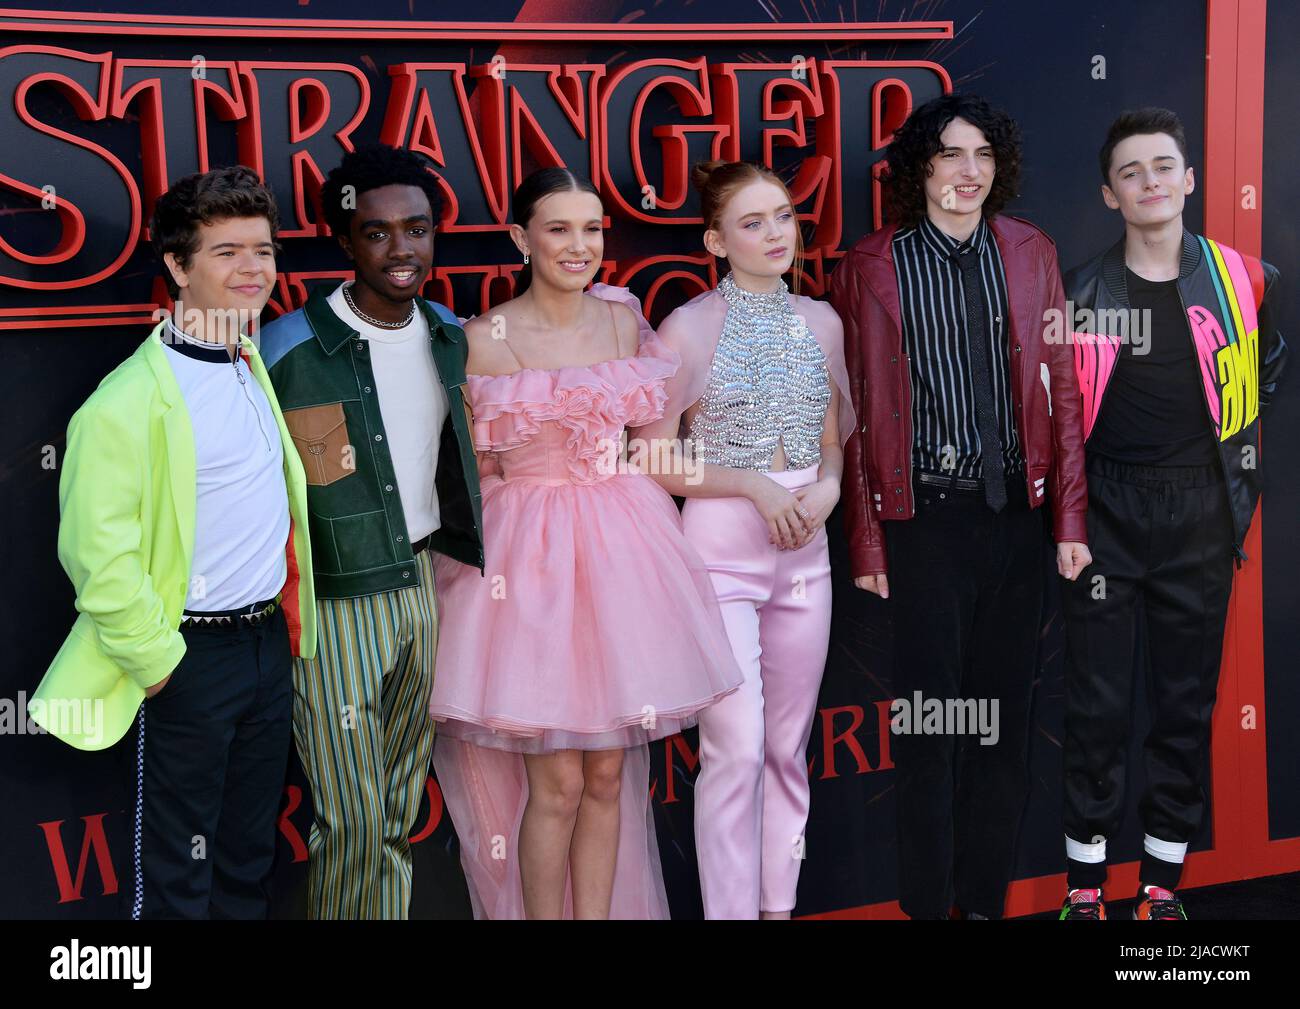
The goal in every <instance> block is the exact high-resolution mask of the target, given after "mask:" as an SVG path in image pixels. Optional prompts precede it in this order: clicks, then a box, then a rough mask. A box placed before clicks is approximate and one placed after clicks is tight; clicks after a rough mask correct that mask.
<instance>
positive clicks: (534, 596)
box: [429, 285, 743, 918]
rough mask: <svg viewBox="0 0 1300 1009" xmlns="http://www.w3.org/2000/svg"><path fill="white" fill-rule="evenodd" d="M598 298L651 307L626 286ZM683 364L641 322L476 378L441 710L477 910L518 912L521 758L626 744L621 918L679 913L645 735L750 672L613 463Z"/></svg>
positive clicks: (673, 521)
mask: <svg viewBox="0 0 1300 1009" xmlns="http://www.w3.org/2000/svg"><path fill="white" fill-rule="evenodd" d="M591 293H592V294H593V295H594V296H596V297H599V298H602V299H605V300H613V301H622V302H624V303H626V304H628V305H629V306H630V307H632V308H633V309H634V310H635V311H636V313H637V316H638V318H642V316H641V309H640V304H639V303H638V302H637V301H636V299H635V297H634V296H632V295H631V294H630V293H629V292H627V291H626V290H624V289H621V288H610V287H606V286H604V285H596V286H595V287H594V288H593V289H592V291H591ZM678 364H679V358H678V355H677V354H676V353H675V352H674V351H673V350H671V349H670V348H668V347H667V346H666V345H664V344H663V343H662V341H660V340H659V339H658V337H657V336H655V334H654V332H653V330H651V329H650V327H649V325H648V324H644V323H643V326H642V335H641V343H640V346H639V348H638V350H637V352H636V354H635V355H633V356H631V357H625V358H620V359H616V360H610V361H604V362H601V363H599V364H594V365H591V366H587V367H565V368H557V369H545V370H544V369H535V368H526V369H522V370H520V371H517V372H514V373H512V374H508V375H496V376H484V375H470V376H468V389H467V392H468V394H469V399H470V403H471V409H472V411H473V415H474V441H475V447H476V448H477V449H478V450H479V451H480V452H486V453H490V456H489V457H488V460H487V461H485V465H484V466H483V467H481V469H482V476H481V486H482V492H483V540H484V557H485V562H486V563H485V569H484V573H483V575H480V574H479V572H478V570H477V569H475V568H470V567H467V566H465V565H461V564H458V563H456V562H455V561H451V560H448V559H446V558H442V557H439V558H438V568H437V597H438V609H439V641H438V657H437V666H436V674H435V677H434V686H433V693H432V696H431V699H430V705H429V710H430V713H431V715H432V716H433V717H434V718H435V719H436V720H437V721H438V722H439V723H440V724H439V727H438V743H437V745H436V746H435V751H434V766H435V770H436V772H437V775H438V781H439V784H440V785H441V787H442V791H443V795H444V798H445V800H446V803H447V808H448V811H449V812H450V813H451V817H452V822H453V823H454V825H455V827H456V832H457V835H458V837H459V838H460V843H461V860H462V864H463V865H464V868H465V875H466V879H467V881H468V883H469V887H470V893H471V897H472V898H473V902H474V910H475V916H476V917H486V918H519V917H523V898H522V890H521V888H520V883H519V870H518V858H517V850H518V848H517V842H518V830H519V822H520V819H521V817H522V815H523V809H524V804H525V802H526V801H527V781H526V778H525V775H524V768H523V756H522V755H523V754H524V753H534V754H535V753H551V752H555V751H557V750H566V749H580V750H598V749H612V748H622V749H625V750H626V754H625V757H624V776H623V788H622V800H621V802H622V818H621V823H620V840H619V851H618V859H617V866H616V869H615V886H614V900H613V905H612V907H611V914H612V915H613V916H615V917H621V918H655V917H665V916H666V914H667V903H666V900H665V898H664V892H663V882H662V877H661V874H660V870H659V859H658V850H657V847H656V844H655V835H654V825H653V818H652V816H651V810H650V806H649V786H648V770H649V755H648V750H647V748H646V744H647V743H649V742H650V741H651V740H655V739H660V738H662V737H664V736H668V735H672V734H673V733H676V732H678V731H680V730H681V729H683V728H686V727H687V726H690V725H693V724H694V723H695V718H696V714H697V713H698V712H699V711H700V710H701V709H702V708H705V707H707V706H709V705H710V704H712V703H714V702H715V701H716V700H718V699H719V698H721V697H722V696H724V695H726V694H728V693H731V692H732V691H733V690H735V689H736V688H737V687H738V686H739V685H740V683H741V682H742V679H743V677H742V674H741V672H740V669H739V667H738V666H737V665H736V662H735V659H734V657H733V656H732V652H731V648H730V645H729V642H728V639H727V635H726V631H725V629H724V627H723V623H722V617H721V614H720V611H719V609H718V604H717V601H716V598H715V596H714V592H713V588H712V584H711V582H710V579H709V573H708V570H707V569H706V568H705V566H704V563H703V561H701V560H700V558H699V556H698V555H697V554H696V553H695V550H694V549H693V548H692V547H691V546H690V544H689V543H688V542H687V541H686V539H685V537H684V536H683V534H682V528H681V519H680V516H679V514H678V511H677V507H676V505H674V503H673V500H672V498H671V497H670V496H669V495H668V493H667V492H666V491H664V490H663V489H662V488H661V487H660V486H659V485H658V484H656V483H655V482H654V481H653V480H651V479H650V478H649V477H647V476H644V475H642V474H639V473H636V472H627V470H626V467H624V466H620V465H619V464H618V459H619V454H618V447H619V445H620V440H621V437H622V435H623V430H624V428H625V427H637V426H642V425H645V424H647V423H649V422H651V421H653V420H656V419H658V418H659V417H660V416H661V415H662V413H663V408H664V402H665V399H666V395H667V394H666V392H665V388H664V386H665V383H666V382H667V380H668V379H669V378H670V377H672V375H673V374H674V372H675V371H676V370H677V367H678ZM493 463H494V464H493ZM497 470H499V472H497Z"/></svg>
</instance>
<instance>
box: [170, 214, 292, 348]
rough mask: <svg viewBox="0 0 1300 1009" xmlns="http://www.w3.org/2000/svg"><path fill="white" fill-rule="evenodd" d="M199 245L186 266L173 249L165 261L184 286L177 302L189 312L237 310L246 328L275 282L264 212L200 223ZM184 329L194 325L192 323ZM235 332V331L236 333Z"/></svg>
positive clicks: (269, 233)
mask: <svg viewBox="0 0 1300 1009" xmlns="http://www.w3.org/2000/svg"><path fill="white" fill-rule="evenodd" d="M198 238H199V247H198V249H197V251H195V253H194V254H193V255H192V256H190V259H189V262H188V263H187V264H186V265H185V266H184V267H182V266H181V265H180V263H179V262H178V261H177V259H176V256H175V254H174V253H171V252H169V253H167V254H166V255H165V256H164V257H163V260H164V262H165V263H166V264H167V268H168V270H170V271H171V275H172V279H173V280H174V281H175V282H176V286H177V287H179V288H180V294H179V295H178V296H177V299H176V300H177V301H178V302H179V303H180V305H179V306H178V308H179V307H181V306H183V311H184V313H185V315H183V316H182V319H184V318H187V317H188V313H190V312H195V311H197V312H203V313H208V314H213V315H216V314H217V313H221V314H223V315H225V316H226V317H228V318H230V317H232V316H230V315H229V314H228V313H231V312H234V313H237V314H236V315H235V316H233V318H239V319H241V320H242V321H243V324H244V327H245V328H246V327H247V324H248V323H249V322H251V321H255V320H256V319H257V316H258V315H259V314H260V313H261V311H262V309H263V308H264V307H265V305H266V302H267V299H269V298H270V297H271V286H272V285H273V284H274V283H275V245H274V244H273V243H272V241H271V223H270V222H269V221H268V220H267V219H266V218H265V217H231V218H226V219H224V220H217V221H212V222H211V223H210V224H200V225H199V228H198ZM186 328H187V329H188V328H190V327H189V326H188V325H187V326H186ZM232 335H233V334H232Z"/></svg>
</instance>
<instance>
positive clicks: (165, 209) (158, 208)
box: [149, 165, 280, 299]
mask: <svg viewBox="0 0 1300 1009" xmlns="http://www.w3.org/2000/svg"><path fill="white" fill-rule="evenodd" d="M232 217H265V218H266V220H267V222H268V223H269V224H270V225H271V241H272V242H273V243H274V244H275V251H276V253H277V254H278V253H279V252H280V243H279V242H276V240H275V236H276V232H277V231H279V228H280V213H279V211H278V210H277V209H276V206H275V196H273V195H272V193H271V190H269V189H267V188H266V186H265V185H263V184H262V180H261V179H259V178H258V177H257V173H256V172H255V171H253V170H252V169H251V168H246V167H245V166H243V165H230V166H229V167H227V168H214V169H213V170H212V171H210V172H196V173H194V174H193V175H187V176H185V177H184V178H183V179H178V180H177V181H176V182H175V183H173V185H172V187H171V188H170V189H168V190H167V192H165V193H163V194H162V196H160V197H158V202H157V203H155V204H154V208H153V216H152V217H150V219H149V238H150V241H151V242H152V243H153V248H154V251H155V252H156V253H157V254H158V259H159V261H160V262H162V264H163V271H162V274H163V279H164V280H165V281H167V292H168V294H170V295H171V296H172V298H173V299H175V298H176V297H178V296H179V295H180V288H179V287H177V286H176V281H175V280H173V279H172V274H171V270H169V269H167V264H166V262H165V261H163V255H164V254H165V253H168V252H170V253H171V254H172V255H173V256H175V257H176V262H177V263H178V264H179V265H180V267H181V269H185V270H188V269H189V266H190V259H191V257H193V255H194V253H196V252H198V251H199V227H200V226H201V225H204V224H211V223H212V222H213V221H225V220H229V219H230V218H232Z"/></svg>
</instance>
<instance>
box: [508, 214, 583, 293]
mask: <svg viewBox="0 0 1300 1009" xmlns="http://www.w3.org/2000/svg"><path fill="white" fill-rule="evenodd" d="M604 215H605V210H604V208H603V207H602V206H601V203H600V197H598V196H596V195H595V194H594V193H588V192H586V191H584V190H564V191H562V192H558V193H551V194H550V195H548V196H543V197H542V198H541V199H540V200H538V201H537V203H536V205H535V206H534V207H533V214H532V216H531V217H530V218H529V219H528V224H527V226H526V227H521V226H520V225H518V224H515V225H512V226H511V228H510V236H511V238H513V239H514V241H515V245H517V246H518V247H519V251H520V252H522V253H527V254H528V256H529V263H530V266H531V268H532V281H531V283H532V284H538V283H540V284H543V285H544V286H547V287H552V288H556V289H558V290H561V291H582V290H584V289H585V288H586V287H587V285H588V284H590V283H591V281H592V280H593V279H594V278H595V276H596V271H597V270H599V269H600V264H601V261H602V259H603V258H604V255H605V231H604V228H603V226H602V224H601V221H602V218H603V217H604Z"/></svg>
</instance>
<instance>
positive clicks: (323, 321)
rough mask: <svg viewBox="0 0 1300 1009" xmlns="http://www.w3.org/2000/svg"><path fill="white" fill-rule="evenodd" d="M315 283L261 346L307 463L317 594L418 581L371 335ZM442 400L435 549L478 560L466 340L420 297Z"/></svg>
mask: <svg viewBox="0 0 1300 1009" xmlns="http://www.w3.org/2000/svg"><path fill="white" fill-rule="evenodd" d="M330 293H331V290H330V289H329V286H328V285H322V286H319V287H317V288H316V289H315V290H314V291H313V292H312V294H311V296H310V297H309V298H308V300H307V304H306V305H304V306H303V307H302V308H300V309H298V310H297V311H294V312H290V313H289V314H287V315H285V316H282V317H281V318H279V319H276V320H275V321H274V322H272V323H270V324H269V325H267V326H266V327H264V328H263V330H262V339H261V351H262V358H263V360H265V361H266V366H267V370H268V371H269V372H270V375H271V382H272V384H273V385H274V386H275V391H276V395H277V397H278V398H279V400H280V408H281V409H282V410H283V411H284V419H285V423H286V424H288V426H289V430H290V432H291V433H292V434H293V439H294V443H295V444H296V446H297V448H298V454H299V455H300V457H301V458H302V461H303V466H304V468H305V469H306V472H307V512H308V518H309V521H310V526H311V539H312V547H313V561H314V568H315V578H316V595H317V596H318V597H320V598H328V599H338V598H347V597H351V596H365V595H371V594H372V593H375V592H385V591H388V590H391V589H400V588H408V587H410V586H412V585H418V584H419V583H420V575H419V571H418V569H417V566H416V563H415V558H414V555H413V554H412V552H411V540H410V536H409V535H408V533H407V529H406V518H405V515H404V513H403V511H402V501H401V497H400V495H399V494H398V491H397V477H396V473H395V471H394V468H393V460H392V455H391V454H390V452H389V449H388V439H387V435H386V432H385V431H384V420H383V417H382V415H381V412H380V409H379V394H378V389H377V388H376V385H375V374H374V369H373V367H372V366H371V363H370V353H369V350H370V347H369V344H368V343H367V341H365V340H363V339H361V337H360V335H359V334H358V333H357V332H356V330H354V329H353V328H352V327H351V326H349V325H348V324H347V323H345V322H344V321H343V320H342V319H340V318H339V317H338V316H337V315H336V314H335V313H334V310H333V309H332V308H330V306H329V304H328V302H327V300H326V299H327V298H328V297H329V295H330ZM416 300H417V302H418V304H419V306H420V309H421V310H422V311H423V312H424V314H425V317H426V318H427V319H428V321H429V334H430V339H429V352H430V353H431V354H432V355H433V361H434V365H435V367H436V368H437V371H438V378H439V379H440V380H441V382H442V385H443V388H444V389H445V390H446V393H447V402H448V405H449V407H450V413H449V415H448V422H447V423H446V424H445V425H444V426H443V431H442V442H441V445H440V446H439V450H438V470H437V473H436V474H435V477H434V481H435V487H436V489H437V493H438V505H439V510H440V513H441V518H442V525H441V527H440V528H439V529H438V530H436V531H435V532H434V533H433V536H432V538H431V549H434V550H437V551H438V552H439V553H442V554H446V555H447V556H448V557H452V558H454V559H456V560H458V561H460V562H462V563H464V564H469V565H473V566H475V567H477V568H479V570H480V571H481V570H482V568H483V533H482V529H483V513H482V495H481V494H480V491H479V482H478V463H477V458H476V456H475V453H474V443H473V439H472V437H471V433H470V421H469V416H468V413H467V409H466V405H465V399H464V395H463V393H464V388H465V361H466V359H467V358H468V354H469V343H468V341H467V339H466V337H465V332H464V330H463V329H461V327H460V322H459V320H458V319H457V318H456V316H455V315H454V314H453V313H452V312H451V311H450V310H449V309H447V308H445V307H443V306H442V305H439V304H437V303H436V302H430V301H426V300H424V299H423V298H417V299H416Z"/></svg>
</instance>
